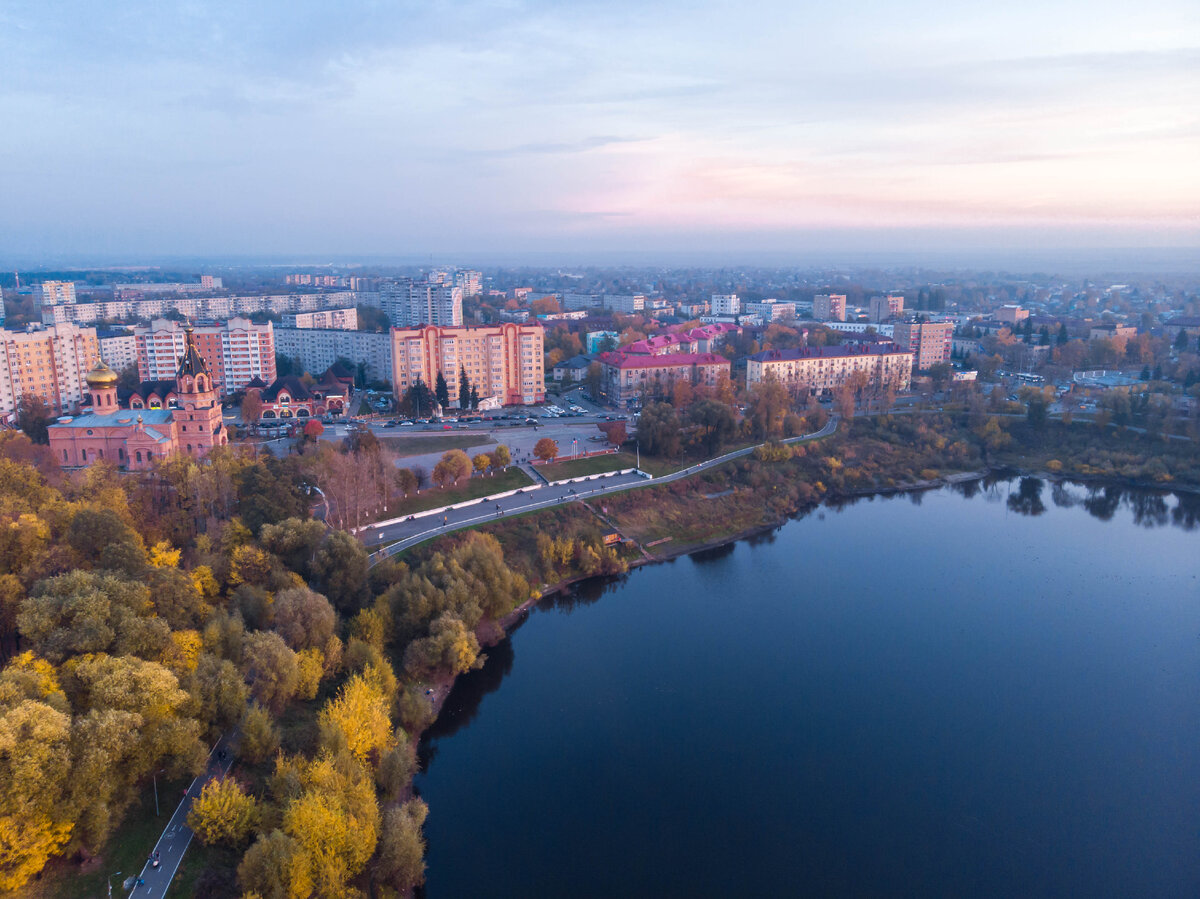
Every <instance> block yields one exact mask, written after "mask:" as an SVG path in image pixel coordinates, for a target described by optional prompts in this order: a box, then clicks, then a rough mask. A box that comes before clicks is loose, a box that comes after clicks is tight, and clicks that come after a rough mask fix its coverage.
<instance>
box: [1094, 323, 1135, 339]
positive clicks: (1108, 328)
mask: <svg viewBox="0 0 1200 899" xmlns="http://www.w3.org/2000/svg"><path fill="white" fill-rule="evenodd" d="M1117 337H1123V338H1125V339H1126V340H1129V339H1131V338H1134V337H1137V327H1136V326H1134V325H1119V324H1116V323H1115V322H1105V323H1104V324H1099V325H1092V327H1091V328H1090V329H1089V331H1088V340H1113V339H1115V338H1117Z"/></svg>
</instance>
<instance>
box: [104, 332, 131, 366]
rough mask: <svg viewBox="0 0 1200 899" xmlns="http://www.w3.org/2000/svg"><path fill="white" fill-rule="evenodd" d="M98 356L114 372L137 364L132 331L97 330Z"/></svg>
mask: <svg viewBox="0 0 1200 899" xmlns="http://www.w3.org/2000/svg"><path fill="white" fill-rule="evenodd" d="M96 336H97V337H98V338H99V340H100V358H101V359H103V360H104V363H105V364H106V365H108V367H109V368H111V369H112V370H113V371H115V372H118V373H120V372H122V371H124V370H125V369H127V368H128V367H129V366H131V365H137V338H136V337H134V336H133V332H132V331H97V332H96Z"/></svg>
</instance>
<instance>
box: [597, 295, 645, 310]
mask: <svg viewBox="0 0 1200 899" xmlns="http://www.w3.org/2000/svg"><path fill="white" fill-rule="evenodd" d="M601 305H602V306H603V307H604V308H605V309H608V310H610V311H612V312H621V313H624V314H625V315H633V313H635V312H641V311H642V310H643V309H645V308H646V297H645V296H643V295H642V294H640V293H638V294H633V295H626V294H613V293H606V294H605V295H604V299H603V301H602V302H601Z"/></svg>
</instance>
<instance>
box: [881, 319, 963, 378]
mask: <svg viewBox="0 0 1200 899" xmlns="http://www.w3.org/2000/svg"><path fill="white" fill-rule="evenodd" d="M892 340H893V341H894V342H895V344H896V346H898V347H900V349H902V350H907V351H908V352H910V353H912V354H913V368H915V369H916V370H917V371H928V370H929V369H930V368H932V367H933V366H935V365H940V364H941V363H943V362H949V361H950V349H951V347H952V345H953V342H954V323H953V322H897V323H896V324H895V326H893V328H892Z"/></svg>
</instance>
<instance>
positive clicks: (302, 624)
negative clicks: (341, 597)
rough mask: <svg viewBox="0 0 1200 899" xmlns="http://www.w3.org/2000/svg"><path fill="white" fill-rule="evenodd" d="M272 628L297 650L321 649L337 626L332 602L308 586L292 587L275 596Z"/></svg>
mask: <svg viewBox="0 0 1200 899" xmlns="http://www.w3.org/2000/svg"><path fill="white" fill-rule="evenodd" d="M274 619H275V621H274V624H273V625H272V629H273V630H274V631H275V632H276V633H277V634H279V635H280V636H281V637H283V639H284V640H285V641H286V642H287V644H288V646H290V647H291V648H292V649H295V650H301V649H311V648H314V647H315V648H320V647H322V646H324V645H325V644H326V643H328V642H329V638H330V637H332V636H333V633H334V630H335V629H336V627H337V614H336V613H335V612H334V611H333V606H331V605H330V604H329V600H328V599H326V598H325V597H324V596H322V595H321V594H320V593H317V592H315V591H313V590H310V589H309V588H308V587H291V588H289V589H287V590H280V591H279V592H278V593H276V594H275V603H274Z"/></svg>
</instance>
